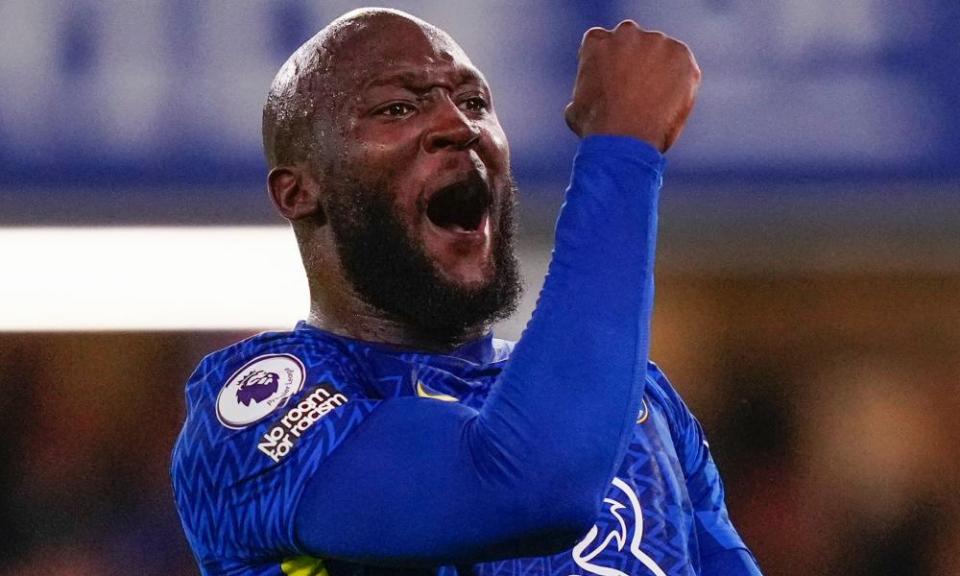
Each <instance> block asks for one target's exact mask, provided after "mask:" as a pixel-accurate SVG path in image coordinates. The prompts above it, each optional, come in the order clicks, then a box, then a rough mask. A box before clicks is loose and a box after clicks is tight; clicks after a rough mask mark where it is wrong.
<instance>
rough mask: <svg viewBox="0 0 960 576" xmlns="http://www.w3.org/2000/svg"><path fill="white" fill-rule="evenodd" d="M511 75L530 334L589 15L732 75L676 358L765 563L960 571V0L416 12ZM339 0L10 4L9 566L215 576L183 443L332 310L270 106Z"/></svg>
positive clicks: (711, 119)
mask: <svg viewBox="0 0 960 576" xmlns="http://www.w3.org/2000/svg"><path fill="white" fill-rule="evenodd" d="M380 4H384V5H388V6H394V7H398V8H402V9H406V10H409V11H411V12H413V13H414V14H416V15H419V16H421V17H423V18H425V19H427V20H429V21H431V22H433V23H435V24H437V25H439V26H441V27H443V28H445V29H446V30H448V31H449V32H450V33H451V34H452V35H453V36H454V37H455V38H456V39H457V40H458V41H459V42H460V43H461V44H462V45H463V47H464V48H465V49H466V51H467V52H468V53H469V54H470V55H471V57H472V58H473V60H474V62H475V64H477V65H478V66H479V67H480V68H481V69H482V70H483V71H484V72H485V73H486V74H487V77H488V80H489V82H490V84H491V86H492V88H493V90H494V95H495V98H496V107H497V110H498V114H499V116H500V119H501V122H502V123H503V125H504V127H505V129H506V131H507V134H508V136H509V137H510V141H511V146H512V151H513V156H514V166H515V173H516V177H517V180H518V184H519V186H520V189H521V194H522V199H521V202H522V206H521V210H522V213H521V237H520V250H521V258H522V262H523V267H524V271H525V275H526V278H527V296H526V300H525V301H524V306H523V308H522V310H521V311H520V312H519V313H518V314H517V316H516V317H515V318H514V319H511V320H510V321H508V322H505V323H504V324H503V325H502V326H500V327H499V328H498V330H497V333H498V335H500V336H502V337H508V338H516V337H517V336H518V335H519V333H520V331H521V330H522V327H523V324H524V322H525V320H526V318H527V317H528V316H529V313H530V310H531V309H532V306H533V302H534V300H535V297H536V294H537V291H538V288H539V285H540V282H541V281H542V276H543V274H544V270H545V268H546V264H547V261H548V258H549V251H550V247H551V242H552V239H551V230H552V225H553V220H554V218H555V216H556V211H557V208H558V207H559V204H560V202H561V199H562V192H563V188H564V186H565V182H566V179H567V177H568V173H569V164H570V159H571V157H572V154H573V151H574V150H575V148H576V140H575V138H574V137H573V136H572V135H571V134H569V133H568V132H567V130H566V127H565V125H564V122H563V119H562V110H563V106H564V105H565V104H566V102H567V100H568V98H569V95H570V93H571V89H572V85H573V78H574V74H575V70H576V53H577V48H578V45H579V42H580V37H581V35H582V33H583V31H584V30H585V29H586V28H587V27H589V26H593V25H603V26H612V25H615V24H616V23H617V22H618V21H620V20H621V19H623V18H628V17H629V18H634V19H636V20H638V21H639V22H640V23H641V24H643V25H644V26H646V27H650V28H657V29H661V30H664V31H666V32H668V33H670V34H672V35H675V36H677V37H679V38H681V39H683V40H685V41H686V42H687V43H688V44H689V45H690V46H691V47H692V48H693V50H694V52H695V54H696V55H697V58H698V60H699V62H700V65H701V68H702V69H703V71H704V84H703V88H702V90H701V93H700V98H699V102H698V107H697V109H696V111H695V113H694V114H693V117H692V118H691V120H690V123H689V125H688V128H687V130H686V132H685V133H684V135H683V137H682V138H681V139H680V141H679V143H678V144H677V146H676V147H675V149H673V150H671V151H670V153H669V159H670V167H669V169H668V173H667V183H666V186H665V189H664V192H663V201H662V210H661V236H660V241H659V260H658V268H657V271H658V281H657V282H658V283H657V290H658V295H657V308H656V316H655V321H654V353H653V355H654V358H655V359H656V360H657V362H658V363H659V364H660V366H661V367H662V368H663V369H664V370H665V371H666V373H667V374H668V375H670V376H671V378H672V380H673V382H674V384H675V385H676V387H677V388H678V389H679V390H680V391H681V393H682V394H683V396H684V397H685V398H686V400H687V402H688V403H689V404H690V405H691V407H692V409H693V410H694V412H695V413H696V414H697V415H698V417H699V418H700V420H701V421H702V423H703V425H704V427H705V428H706V430H707V433H708V436H709V438H710V440H711V445H712V447H713V450H714V454H715V457H716V459H717V460H718V463H719V466H720V468H721V471H722V472H723V474H724V478H725V481H726V486H727V499H728V505H729V507H730V510H731V514H732V517H733V518H734V521H735V522H736V524H737V526H738V527H739V529H740V531H741V533H742V534H743V536H744V538H745V539H746V541H747V542H748V544H749V545H750V546H751V547H752V549H753V551H754V552H755V554H756V556H757V557H758V559H759V561H760V563H761V566H762V567H763V568H764V570H765V572H766V573H767V574H783V575H809V574H853V575H857V574H864V575H866V574H870V575H883V574H890V575H904V574H907V575H914V574H916V575H926V574H931V575H932V574H960V499H958V497H957V492H958V490H957V489H958V488H960V447H958V439H960V418H957V416H956V415H957V414H958V412H960V139H958V137H957V134H960V74H958V73H957V70H958V69H960V3H957V2H956V0H912V1H907V0H839V1H838V0H807V1H806V2H792V1H788V0H770V1H768V2H762V3H758V2H747V1H743V0H676V1H673V2H640V1H636V0H634V1H630V0H622V1H611V2H586V1H576V0H566V1H559V0H558V1H552V2H520V1H513V2H507V1H494V2H474V3H469V4H467V3H464V4H461V3H441V2H418V1H408V2H389V1H383V2H380ZM354 7H356V5H355V4H353V3H350V2H342V1H333V2H320V1H304V0H294V1H274V2H266V1H252V0H250V1H230V2H228V1H226V0H223V1H209V2H203V3H198V2H192V1H189V0H170V1H165V2H146V1H144V2H139V1H129V2H128V1H122V0H115V1H99V2H98V1H83V0H76V1H67V0H6V1H4V2H2V3H0V269H2V280H0V392H2V394H0V575H2V576H8V575H19V574H27V573H35V572H36V570H37V568H38V567H41V569H42V570H43V571H45V572H47V573H54V574H76V575H82V576H86V575H101V574H103V575H112V574H121V573H123V574H128V573H130V570H131V569H133V570H134V571H136V572H137V573H138V574H147V575H153V574H156V575H161V574H163V575H171V574H196V573H197V570H196V568H195V566H194V564H193V560H192V558H191V556H190V553H189V550H188V549H187V547H186V542H185V540H184V538H183V536H182V533H181V530H180V526H179V522H178V520H177V517H176V513H175V510H174V507H173V500H172V495H171V490H170V485H169V478H168V469H169V453H170V449H171V446H172V443H173V440H174V437H175V435H176V433H177V431H178V428H179V425H180V422H181V419H182V417H183V414H184V406H183V400H182V398H183V395H182V394H183V383H184V382H185V380H186V379H187V377H188V376H189V374H190V372H191V371H192V369H193V367H194V366H195V365H196V364H197V362H198V361H199V360H200V359H201V357H202V356H203V355H204V354H206V353H208V352H210V351H213V350H215V349H218V348H220V347H222V346H225V345H227V344H229V343H231V342H233V341H235V340H238V339H240V338H243V337H246V336H248V335H250V334H252V333H254V332H257V331H260V330H262V329H267V328H286V327H291V326H292V325H293V324H294V322H296V320H297V319H299V318H301V317H303V316H304V315H305V313H306V311H307V295H306V288H305V283H304V281H303V279H302V278H301V276H302V269H301V268H300V266H299V263H298V260H297V254H296V249H295V245H294V242H293V238H292V234H291V233H290V231H289V229H288V228H287V226H286V225H285V223H284V222H283V221H282V220H281V219H279V218H278V217H277V216H275V215H274V214H273V211H272V208H271V206H270V204H269V202H268V200H267V198H266V194H265V191H264V185H263V182H264V176H265V164H264V162H263V160H262V157H261V153H260V136H259V134H260V107H261V105H262V102H263V99H264V97H265V93H266V90H267V87H268V86H269V83H270V81H271V79H272V77H273V75H274V73H275V72H276V70H277V68H278V67H279V66H280V64H281V63H282V62H283V61H284V60H285V59H286V57H287V55H288V54H289V53H290V52H292V51H293V50H294V49H295V48H296V47H297V46H299V45H300V44H301V43H302V42H303V41H305V40H306V39H307V38H309V37H310V36H311V35H312V34H313V33H314V32H315V31H316V30H318V29H319V28H320V27H322V26H323V25H324V24H325V23H327V22H328V21H329V20H331V19H332V18H334V17H336V16H337V15H339V14H341V13H342V12H345V11H347V10H349V9H351V8H354Z"/></svg>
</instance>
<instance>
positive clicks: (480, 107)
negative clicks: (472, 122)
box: [460, 96, 490, 112]
mask: <svg viewBox="0 0 960 576" xmlns="http://www.w3.org/2000/svg"><path fill="white" fill-rule="evenodd" d="M460 107H461V108H463V109H464V110H468V111H470V112H483V111H485V110H487V109H489V108H490V105H489V104H487V101H486V99H484V98H483V96H472V97H470V98H467V99H466V100H464V101H462V102H461V103H460Z"/></svg>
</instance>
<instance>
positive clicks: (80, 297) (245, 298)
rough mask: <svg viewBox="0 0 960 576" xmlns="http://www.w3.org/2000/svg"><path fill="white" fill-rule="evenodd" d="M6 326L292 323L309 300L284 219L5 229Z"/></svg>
mask: <svg viewBox="0 0 960 576" xmlns="http://www.w3.org/2000/svg"><path fill="white" fill-rule="evenodd" d="M0 269H3V270H8V271H11V270H16V271H17V273H16V274H15V275H12V277H11V276H8V278H7V280H6V281H4V282H2V283H0V331H29V332H40V331H78V330H83V331H91V330H143V329H149V330H175V329H219V330H222V329H231V328H250V327H271V326H283V327H289V326H291V325H292V324H293V323H294V322H295V321H296V320H298V319H299V318H302V317H303V316H304V315H305V313H306V311H307V307H308V298H307V286H306V280H305V278H304V276H303V268H302V266H301V264H300V258H299V254H298V252H297V249H296V247H295V243H294V239H293V234H292V233H291V232H290V230H289V228H287V227H283V226H246V227H222V228H213V227H206V228H191V227H169V228H168V227H135V228H133V227H131V228H11V229H0Z"/></svg>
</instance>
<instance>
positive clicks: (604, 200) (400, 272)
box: [172, 9, 759, 576]
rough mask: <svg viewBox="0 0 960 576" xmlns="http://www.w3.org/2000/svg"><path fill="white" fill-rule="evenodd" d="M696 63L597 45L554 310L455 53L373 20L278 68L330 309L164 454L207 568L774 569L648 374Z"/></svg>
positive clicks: (294, 164) (200, 374)
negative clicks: (671, 186)
mask: <svg viewBox="0 0 960 576" xmlns="http://www.w3.org/2000/svg"><path fill="white" fill-rule="evenodd" d="M698 84H699V70H698V69H697V66H696V63H695V62H694V60H693V56H692V55H691V54H690V52H689V50H688V49H687V48H686V46H684V45H683V44H681V43H679V42H677V41H675V40H672V39H670V38H667V37H666V36H664V35H662V34H659V33H651V32H646V31H643V30H641V29H640V28H639V27H637V26H636V24H634V23H632V22H629V21H628V22H624V23H621V24H620V25H619V26H618V27H617V28H616V29H615V30H613V31H609V30H603V29H599V28H594V29H591V30H589V31H588V32H587V34H586V35H585V36H584V41H583V46H582V48H581V52H580V69H579V72H578V76H577V82H576V88H575V90H574V96H573V101H572V102H571V104H570V105H569V106H568V108H567V112H566V118H567V122H568V123H569V125H570V127H571V128H572V129H573V131H574V132H576V133H577V134H578V135H579V136H580V137H581V138H583V142H582V143H581V146H580V150H579V152H578V155H577V158H576V160H575V162H574V169H573V176H572V180H571V184H570V188H569V190H568V192H567V202H566V205H565V207H564V209H563V211H562V212H561V216H560V218H559V221H558V223H557V232H556V233H557V240H556V250H555V252H554V256H553V261H552V264H551V266H550V271H549V274H548V277H547V279H546V282H545V285H544V288H543V291H542V293H541V295H540V301H539V304H538V306H537V310H536V312H535V313H534V316H533V318H532V320H531V321H530V323H529V325H528V327H527V330H526V332H525V333H524V336H523V338H521V339H520V341H519V342H518V343H517V344H516V346H515V347H514V346H512V345H511V344H509V343H506V342H503V341H500V340H496V339H494V338H492V336H491V335H490V334H489V333H488V330H489V326H490V323H491V322H492V321H493V320H495V319H498V318H502V317H504V316H505V315H506V314H508V313H509V312H510V311H511V310H512V309H513V307H514V305H515V301H516V298H517V295H518V292H519V288H518V281H517V272H516V262H515V260H514V257H513V254H512V247H511V234H512V210H513V202H514V187H513V183H512V182H511V179H510V170H509V152H508V148H507V142H506V138H505V137H504V134H503V131H502V130H501V128H500V125H499V122H498V121H497V117H496V114H495V113H494V109H493V103H492V100H491V95H490V90H489V88H488V87H487V85H486V82H485V81H484V79H483V76H482V75H481V74H480V72H479V71H477V70H476V68H474V66H473V65H472V64H471V63H470V60H469V59H468V58H467V56H466V55H465V54H464V53H463V51H462V50H461V49H460V47H459V46H457V44H456V43H455V42H454V41H453V40H452V39H451V38H450V37H449V36H448V35H447V34H446V33H444V32H443V31H441V30H439V29H437V28H435V27H433V26H431V25H429V24H427V23H426V22H423V21H421V20H418V19H416V18H414V17H412V16H409V15H407V14H404V13H401V12H396V11H391V10H383V9H368V10H359V11H354V12H351V13H348V14H346V15H344V16H342V17H341V18H339V19H337V20H336V21H334V22H333V23H331V24H330V25H329V26H327V27H326V28H325V29H324V30H322V31H321V32H320V33H319V34H318V35H317V36H315V37H314V38H313V39H311V40H310V41H308V42H307V43H306V44H304V45H303V46H302V47H301V48H300V49H299V50H297V52H295V53H294V54H293V55H292V56H291V58H290V59H289V61H288V62H287V63H286V64H285V65H284V66H283V67H282V68H281V70H280V72H279V73H278V74H277V77H276V79H275V80H274V82H273V85H272V87H271V89H270V94H269V96H268V99H267V103H266V106H265V108H264V147H265V149H266V154H267V158H268V162H269V165H270V168H271V170H270V173H269V176H268V188H269V191H270V195H271V198H272V199H273V202H274V204H275V205H276V207H277V209H278V210H279V211H280V213H281V214H283V216H285V217H286V218H287V219H289V220H290V222H291V223H292V225H293V229H294V232H295V234H296V237H297V240H298V243H299V247H300V251H301V253H302V256H303V262H304V268H305V269H306V272H307V277H308V279H309V285H310V296H311V310H310V316H309V318H308V320H307V321H306V322H301V323H300V324H298V325H297V327H296V329H295V330H293V331H291V332H278V333H266V334H260V335H258V336H254V337H253V338H251V339H248V340H245V341H243V342H240V343H238V344H236V345H234V346H231V347H229V348H227V349H225V350H221V351H219V352H216V353H214V354H212V355H210V356H208V357H207V358H206V359H204V360H203V362H202V363H201V364H200V366H199V368H198V369H197V371H196V372H195V373H194V375H193V377H192V378H191V380H190V382H189V383H188V385H187V404H188V416H187V421H186V423H185V425H184V428H183V432H182V433H181V436H180V438H179V440H178V442H177V445H176V447H175V449H174V455H173V470H172V476H173V482H174V489H175V492H176V499H177V505H178V508H179V511H180V515H181V518H182V521H183V525H184V529H185V531H186V534H187V538H188V540H189V541H190V544H191V546H192V547H193V550H194V552H195V554H196V556H197V559H198V561H199V563H200V566H201V569H202V571H203V572H204V573H205V574H288V575H294V574H295V575H298V576H302V575H307V574H329V575H333V576H335V575H337V574H491V575H492V574H562V575H568V574H600V575H612V574H655V575H665V574H758V573H759V571H758V570H757V567H756V565H755V563H754V561H753V558H752V556H751V555H750V554H749V552H748V551H747V549H746V547H745V545H744V544H743V542H742V541H741V539H740V537H739V536H738V535H737V533H736V531H735V530H734V528H733V526H732V525H731V523H730V520H729V518H728V517H727V513H726V509H725V506H724V503H723V490H722V487H721V484H720V480H719V478H718V476H717V471H716V468H715V466H714V464H713V461H712V460H711V458H710V455H709V452H708V450H707V445H706V443H705V441H704V440H703V433H702V431H701V429H700V427H699V425H698V424H697V423H696V421H695V420H694V419H693V417H692V416H691V415H690V413H689V411H688V410H687V409H686V407H685V406H684V404H683V403H682V401H681V400H680V399H679V397H678V396H677V395H676V393H675V392H674V390H673V389H672V388H671V387H670V385H669V383H668V382H667V381H666V379H665V377H664V376H663V375H662V374H661V373H660V372H659V371H658V370H657V368H656V367H654V366H653V365H652V364H649V363H648V361H647V352H648V347H649V346H648V343H649V325H650V313H651V308H652V302H653V279H652V270H653V253H654V239H655V233H656V202H657V193H658V190H659V187H660V183H661V173H662V168H663V159H662V156H661V152H663V151H666V150H667V148H669V147H670V145H671V144H672V143H673V141H674V140H675V139H676V138H677V136H678V135H679V133H680V131H681V129H682V127H683V125H684V122H685V120H686V117H687V115H688V114H689V111H690V109H691V107H692V105H693V100H694V96H695V93H696V89H697V86H698Z"/></svg>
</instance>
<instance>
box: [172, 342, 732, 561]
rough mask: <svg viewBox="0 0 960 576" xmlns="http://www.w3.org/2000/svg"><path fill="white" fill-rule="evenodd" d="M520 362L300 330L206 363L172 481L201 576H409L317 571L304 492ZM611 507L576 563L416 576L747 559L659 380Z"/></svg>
mask: <svg viewBox="0 0 960 576" xmlns="http://www.w3.org/2000/svg"><path fill="white" fill-rule="evenodd" d="M510 352H511V344H510V343H507V342H505V341H502V340H498V339H494V338H492V337H489V336H488V337H486V338H484V339H481V340H479V341H476V342H473V343H470V344H468V345H466V346H463V347H461V348H459V349H457V350H456V351H454V352H452V353H450V354H442V355H441V354H423V353H411V352H407V351H403V350H398V349H394V348H391V347H388V346H384V345H378V344H371V343H366V342H360V341H356V340H351V339H348V338H343V337H339V336H335V335H332V334H329V333H326V332H323V331H321V330H318V329H316V328H313V327H311V326H309V325H307V324H305V323H301V324H299V325H298V326H297V328H296V329H295V330H293V331H292V332H273V333H264V334H260V335H258V336H254V337H253V338H250V339H248V340H245V341H243V342H240V343H238V344H236V345H234V346H231V347H229V348H227V349H225V350H222V351H219V352H216V353H214V354H211V355H210V356H208V357H207V358H205V359H204V360H203V362H202V363H201V364H200V366H199V367H198V368H197V370H196V372H195V373H194V375H193V376H192V378H191V379H190V381H189V383H188V385H187V390H186V394H187V407H188V414H187V419H186V423H185V425H184V428H183V431H182V433H181V434H180V437H179V438H178V441H177V443H176V447H175V449H174V453H173V469H172V476H173V483H174V489H175V493H176V501H177V507H178V510H179V512H180V515H181V518H182V521H183V526H184V529H185V531H186V534H187V538H188V540H189V542H190V545H191V547H192V548H193V550H194V553H195V554H196V557H197V559H198V561H199V563H200V565H201V567H202V570H203V572H204V573H205V574H263V575H266V574H269V575H279V574H287V575H293V574H295V575H307V574H324V573H328V574H330V575H331V576H336V574H339V573H346V574H377V573H391V574H395V573H408V572H406V571H400V570H398V569H395V568H394V569H384V570H385V571H384V572H381V571H379V570H380V569H377V568H374V567H365V566H362V565H358V564H355V563H349V562H344V561H338V560H336V559H323V558H313V557H310V556H309V555H308V553H307V551H305V550H303V549H302V548H301V547H300V545H299V544H298V542H297V541H296V538H295V536H294V533H293V528H292V525H293V516H294V513H295V510H296V507H297V504H298V500H299V498H300V496H301V494H302V490H303V487H304V483H305V481H306V479H307V478H309V477H310V476H311V475H312V474H315V473H318V470H320V473H322V465H323V463H324V461H325V460H326V459H327V458H328V457H329V456H330V454H331V453H334V452H335V451H336V449H337V447H338V446H339V445H340V444H341V443H343V442H344V440H346V439H347V438H348V437H350V435H351V433H352V432H353V431H354V430H356V429H357V428H358V427H360V426H362V423H363V422H364V420H365V419H366V418H367V417H368V416H369V415H370V414H371V413H373V412H374V411H375V410H376V409H377V406H378V404H380V403H382V402H384V401H386V400H389V399H391V398H397V397H403V396H409V397H418V398H420V399H421V401H422V402H458V403H461V404H463V405H465V406H468V407H471V408H476V409H479V408H481V407H482V405H483V403H484V401H485V400H486V398H487V394H488V392H489V391H490V389H491V385H492V384H493V382H494V381H495V379H496V378H497V376H498V375H499V374H500V372H501V370H502V369H503V367H504V366H505V365H506V364H507V363H508V362H509V357H510ZM411 425H416V423H415V422H414V423H411ZM386 481H389V480H386ZM342 489H343V490H349V489H350V487H349V486H344V487H343V488H342ZM329 496H330V498H336V497H337V495H336V494H330V495H329ZM603 502H604V504H603V506H602V508H601V512H600V515H599V516H598V517H597V519H596V523H595V525H594V526H593V527H591V528H590V529H589V530H588V531H587V532H586V534H584V536H583V538H582V539H581V540H580V541H579V542H577V543H576V545H574V546H573V547H572V548H571V549H570V550H567V551H565V552H562V553H559V554H555V555H552V556H547V557H539V558H518V559H508V560H501V561H494V562H487V563H480V564H473V565H470V566H459V567H455V566H447V567H433V568H425V569H423V570H420V571H416V572H409V573H431V574H462V573H468V574H478V575H491V576H492V575H519V574H564V575H572V574H583V575H588V574H598V575H619V574H653V575H658V576H660V575H692V574H699V573H700V561H701V558H702V557H704V556H706V555H710V554H713V553H716V552H718V551H721V550H730V549H738V548H739V549H745V548H746V547H745V545H744V544H743V542H742V540H741V539H740V537H739V536H738V534H737V532H736V530H735V529H734V527H733V525H732V524H731V522H730V519H729V517H728V515H727V511H726V508H725V505H724V498H723V487H722V484H721V482H720V477H719V475H718V473H717V469H716V466H715V465H714V463H713V460H712V459H711V458H710V454H709V450H708V448H707V444H706V441H705V440H704V435H703V432H702V430H701V428H700V426H699V424H698V423H697V421H696V420H695V419H694V417H693V416H692V415H691V414H690V412H689V410H688V409H687V407H686V406H685V405H684V404H683V402H682V400H681V399H680V398H679V397H678V396H677V394H676V392H675V391H674V389H673V388H672V387H671V386H670V384H669V382H668V381H667V379H666V378H665V377H664V375H663V374H662V373H661V372H660V371H659V370H658V369H657V367H656V366H654V365H653V364H650V365H649V368H648V371H647V386H646V391H645V394H644V398H643V401H642V405H641V410H640V411H639V413H638V414H637V416H636V425H635V430H634V434H633V438H632V440H631V442H630V445H629V448H628V450H627V453H626V457H625V459H624V460H623V463H622V465H621V466H620V468H619V471H618V472H617V473H616V475H615V476H614V478H613V479H612V481H611V483H610V486H609V488H608V490H607V493H606V497H605V498H604V500H603ZM317 521H318V522H323V519H322V518H318V520H317ZM509 521H510V519H509V518H505V519H504V522H509ZM326 529H328V530H350V527H349V526H327V527H326Z"/></svg>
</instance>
